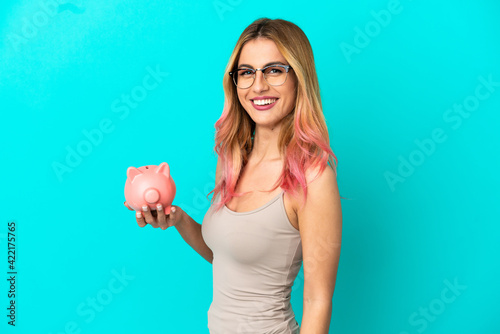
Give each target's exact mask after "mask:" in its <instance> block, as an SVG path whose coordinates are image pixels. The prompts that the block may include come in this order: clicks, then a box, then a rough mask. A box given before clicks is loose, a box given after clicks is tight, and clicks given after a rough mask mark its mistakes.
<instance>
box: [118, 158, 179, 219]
mask: <svg viewBox="0 0 500 334" xmlns="http://www.w3.org/2000/svg"><path fill="white" fill-rule="evenodd" d="M174 197H175V183H174V180H173V179H172V176H170V167H169V166H168V164H167V163H166V162H162V163H161V164H160V165H159V166H155V165H148V166H143V167H139V168H135V167H129V168H128V169H127V181H126V182H125V200H126V201H127V203H128V205H129V206H130V207H131V208H132V209H134V210H135V211H142V206H143V205H148V206H149V208H150V209H151V210H156V204H157V203H161V204H162V205H163V208H164V210H165V214H169V213H170V207H171V206H172V201H173V200H174Z"/></svg>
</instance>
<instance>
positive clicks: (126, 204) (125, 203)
mask: <svg viewBox="0 0 500 334" xmlns="http://www.w3.org/2000/svg"><path fill="white" fill-rule="evenodd" d="M123 204H124V205H125V206H126V207H127V208H128V209H129V210H131V211H134V209H132V208H131V207H130V206H128V203H127V201H125V202H123Z"/></svg>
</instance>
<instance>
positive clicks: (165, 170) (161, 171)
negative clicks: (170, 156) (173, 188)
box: [155, 162, 170, 178]
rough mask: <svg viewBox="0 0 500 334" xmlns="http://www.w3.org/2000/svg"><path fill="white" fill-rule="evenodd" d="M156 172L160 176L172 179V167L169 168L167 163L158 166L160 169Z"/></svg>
mask: <svg viewBox="0 0 500 334" xmlns="http://www.w3.org/2000/svg"><path fill="white" fill-rule="evenodd" d="M155 172H156V173H158V174H163V175H165V176H166V177H167V178H169V177H170V167H169V166H168V164H167V163H166V162H162V163H161V164H160V166H158V168H156V171H155Z"/></svg>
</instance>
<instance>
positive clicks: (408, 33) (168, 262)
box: [0, 0, 500, 334]
mask: <svg viewBox="0 0 500 334" xmlns="http://www.w3.org/2000/svg"><path fill="white" fill-rule="evenodd" d="M389 10H392V13H391V11H389ZM384 13H385V14H386V15H385V16H384ZM388 13H389V14H390V17H389V16H388V15H387V14H388ZM499 14H500V3H499V2H497V1H493V0H482V1H481V0H478V1H437V2H436V1H424V0H420V1H416V0H414V1H410V0H401V2H399V3H395V2H393V1H386V0H384V1H381V0H370V1H368V0H365V1H355V2H349V1H316V2H307V3H305V2H303V1H300V2H299V1H297V2H291V1H246V0H233V1H229V0H220V1H151V2H149V1H148V2H146V1H123V0H121V1H118V0H109V1H95V0H94V1H90V0H89V1H76V0H68V2H67V3H66V2H65V1H62V0H60V1H57V2H56V0H40V1H2V4H1V5H0V36H1V40H0V112H1V119H2V122H1V123H0V124H1V125H0V126H1V131H0V139H1V151H0V156H1V159H2V161H1V162H2V163H1V167H0V168H1V178H0V187H1V188H0V189H1V190H0V203H1V211H0V243H1V245H0V249H1V253H3V255H2V256H0V259H2V260H1V261H0V263H1V265H0V267H1V268H2V275H1V276H0V277H1V279H0V282H1V283H0V295H1V296H2V298H1V299H0V300H1V305H0V306H1V307H0V309H1V310H2V311H1V314H0V319H2V320H1V323H0V328H1V330H0V331H1V332H2V333H44V334H48V333H53V334H56V333H110V332H113V333H207V332H208V330H207V327H206V323H207V311H208V308H209V306H210V303H211V300H212V272H211V269H212V268H211V265H210V264H209V263H208V262H206V261H205V260H204V259H203V258H201V256H199V255H198V254H197V253H196V252H194V251H193V250H192V249H191V248H190V247H189V246H188V245H187V244H186V243H185V242H184V241H183V240H182V238H181V237H180V235H179V234H178V232H177V231H176V230H175V229H174V228H172V229H168V230H166V231H162V230H160V229H153V228H150V227H149V226H148V227H146V228H143V229H141V228H139V227H138V226H137V224H136V222H135V217H134V214H133V213H132V212H130V211H128V210H127V209H126V208H125V207H124V206H123V201H124V196H123V187H124V183H125V179H126V169H127V168H128V167H129V166H136V167H138V166H143V165H148V164H156V165H157V164H159V163H161V162H163V161H166V162H168V163H169V165H170V168H171V173H172V176H173V178H174V180H175V182H176V185H177V196H176V198H175V200H174V205H178V206H181V207H182V208H183V209H184V210H185V211H186V212H188V214H189V215H191V216H192V217H193V218H194V219H195V220H196V221H197V222H199V223H201V221H202V219H203V216H204V214H205V212H206V210H207V209H208V206H209V201H208V200H207V199H206V198H205V195H206V194H207V193H208V192H209V191H211V189H212V188H213V186H214V172H215V164H216V155H215V153H214V152H213V145H214V140H213V138H214V123H215V122H216V120H217V119H218V118H219V116H220V114H221V111H222V107H223V102H224V96H223V90H222V84H221V83H222V78H223V75H224V69H225V66H226V63H227V60H228V58H229V56H230V54H231V52H232V49H233V47H234V45H235V43H236V40H237V38H238V37H239V35H240V34H241V32H242V31H243V29H244V28H245V27H246V26H247V25H248V24H250V23H251V22H252V21H253V20H255V19H257V18H259V17H263V16H267V17H270V18H283V19H287V20H290V21H292V22H294V23H296V24H297V25H299V26H300V27H301V28H302V29H303V30H304V32H305V33H306V35H307V36H308V37H309V39H310V42H311V44H312V47H313V50H314V54H315V59H316V66H317V71H318V76H319V81H320V86H321V93H322V99H323V105H324V113H325V116H326V120H327V125H328V127H329V131H330V137H331V147H332V149H333V150H334V152H335V154H336V155H337V157H338V161H339V163H338V183H339V189H340V192H341V195H342V196H343V197H348V198H349V199H348V200H342V207H343V245H342V254H341V259H340V266H339V271H338V277H337V284H336V289H335V294H334V299H333V312H332V320H331V326H330V333H347V334H358V333H370V334H375V333H384V334H415V333H426V334H432V333H455V334H458V333H467V334H470V333H481V334H490V333H491V334H493V333H499V332H500V323H499V322H498V298H499V297H500V290H499V288H498V282H497V280H498V277H499V274H500V266H499V262H498V258H499V255H500V249H499V246H498V239H499V234H500V228H499V224H498V223H499V222H500V219H499V218H500V209H499V205H498V203H499V196H498V189H499V186H500V180H499V177H498V174H497V170H498V167H499V162H500V159H499V154H498V153H499V152H498V144H499V139H500V138H499V134H498V124H499V121H500V117H499V111H500V86H499V82H500V62H499V54H500V37H499V36H500V34H499V33H500V21H499V20H498V17H499ZM360 31H361V32H360ZM346 50H350V52H348V51H346ZM151 71H157V72H160V73H161V75H158V77H157V80H156V81H155V80H151V79H152V78H153V77H152V76H151V74H150V72H151ZM488 78H489V79H488ZM144 80H146V81H144ZM485 80H486V81H488V80H490V81H493V82H494V83H495V84H490V86H489V90H488V87H487V86H485V84H484V81H485ZM144 82H146V84H145V83H144ZM145 85H146V86H147V87H149V88H150V89H149V90H148V89H145ZM495 85H496V86H495ZM152 86H154V88H152ZM478 94H479V95H478ZM127 95H128V96H131V99H132V101H131V102H129V104H126V102H124V101H125V100H124V99H125V98H126V96H127ZM478 96H480V97H481V99H479V98H478ZM464 103H465V104H466V106H467V108H468V109H469V110H471V111H470V115H469V116H459V114H458V113H455V112H453V110H451V111H450V109H453V106H454V105H456V106H458V105H463V104H464ZM464 115H465V114H464ZM89 133H90V134H91V135H90V137H91V138H93V142H92V141H91V140H90V139H89V138H88V134H89ZM433 133H434V134H436V133H439V135H438V136H434V137H433ZM86 134H87V135H86ZM92 134H93V135H92ZM418 143H420V144H418ZM422 143H424V144H422ZM422 145H423V146H422ZM426 145H427V146H426ZM78 150H80V153H82V154H79V158H78V157H76V156H75V155H74V153H73V154H71V153H69V152H72V151H74V152H77V153H78ZM68 159H69V160H68ZM68 161H69V163H68ZM405 161H406V162H405ZM70 164H71V166H70ZM408 164H411V166H410V167H409V165H408ZM63 165H64V166H66V169H64V170H63V171H64V172H61V166H63ZM405 166H406V167H405ZM405 168H406V169H405ZM58 170H59V171H58ZM391 173H392V174H391ZM388 175H390V177H389V176H388ZM396 175H399V176H398V177H399V178H398V179H397V181H396V182H395V183H391V182H390V178H392V179H394V177H395V176H396ZM10 221H14V222H15V223H16V232H15V233H16V270H17V272H18V275H17V281H16V305H17V308H16V312H17V313H16V316H17V317H16V327H15V328H12V327H11V326H8V325H7V320H8V319H7V317H6V315H7V310H6V308H7V306H8V305H9V304H8V303H9V299H8V298H7V291H8V290H9V287H8V285H7V280H6V278H7V277H8V275H7V271H8V268H7V265H8V263H7V233H8V231H7V223H8V222H10ZM117 277H121V281H120V280H117ZM303 283H304V282H303V273H302V270H301V272H300V274H299V276H298V277H297V280H296V283H295V286H294V290H293V298H292V305H293V308H294V311H295V313H296V315H297V319H298V320H299V322H300V320H301V318H302V291H303ZM450 285H456V286H458V288H456V289H455V290H450V289H449V286H450ZM92 300H95V301H97V302H96V303H97V305H96V306H94V307H95V308H93V307H92V306H91V305H92V304H91V303H92Z"/></svg>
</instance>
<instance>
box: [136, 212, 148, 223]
mask: <svg viewBox="0 0 500 334" xmlns="http://www.w3.org/2000/svg"><path fill="white" fill-rule="evenodd" d="M135 218H136V220H137V225H139V226H140V227H144V226H146V225H147V224H146V221H145V220H144V216H143V215H142V213H141V212H140V211H137V212H136V213H135Z"/></svg>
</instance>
